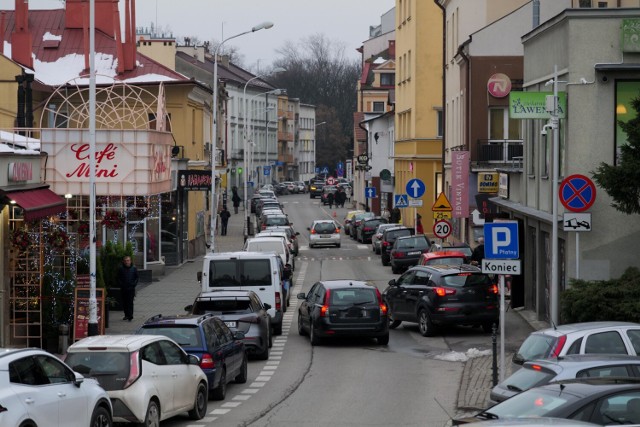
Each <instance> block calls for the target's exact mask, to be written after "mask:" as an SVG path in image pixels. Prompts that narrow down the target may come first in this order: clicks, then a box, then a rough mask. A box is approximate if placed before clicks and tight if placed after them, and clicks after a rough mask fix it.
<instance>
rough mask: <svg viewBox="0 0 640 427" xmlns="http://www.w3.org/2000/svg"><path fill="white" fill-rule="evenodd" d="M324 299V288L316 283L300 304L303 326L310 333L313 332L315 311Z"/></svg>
mask: <svg viewBox="0 0 640 427" xmlns="http://www.w3.org/2000/svg"><path fill="white" fill-rule="evenodd" d="M322 298H324V288H323V287H322V285H321V284H320V283H316V284H315V285H313V287H312V288H311V290H310V291H309V293H308V294H307V298H306V299H305V300H304V301H302V304H300V314H299V315H300V316H301V319H302V325H303V326H304V328H305V329H306V330H308V331H310V330H311V326H312V324H313V310H314V309H315V306H316V304H318V303H320V304H321V303H322ZM318 301H320V302H318Z"/></svg>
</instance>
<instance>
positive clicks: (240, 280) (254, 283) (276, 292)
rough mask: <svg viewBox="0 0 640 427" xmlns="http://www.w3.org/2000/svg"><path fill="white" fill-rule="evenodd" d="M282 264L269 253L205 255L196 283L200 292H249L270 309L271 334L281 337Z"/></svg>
mask: <svg viewBox="0 0 640 427" xmlns="http://www.w3.org/2000/svg"><path fill="white" fill-rule="evenodd" d="M283 277H284V264H283V263H282V259H281V258H280V256H278V255H277V254H275V253H273V252H268V253H267V252H244V251H242V252H221V253H209V254H207V255H205V257H204V261H203V265H202V271H199V272H198V281H199V282H200V284H201V291H202V292H211V291H215V290H227V291H239V290H243V291H253V292H255V293H256V294H258V296H259V297H260V300H262V302H263V303H267V304H269V305H271V308H270V309H269V315H270V316H271V325H272V327H273V334H274V335H280V334H282V313H283V312H284V311H286V306H285V301H284V292H283V286H284V283H283Z"/></svg>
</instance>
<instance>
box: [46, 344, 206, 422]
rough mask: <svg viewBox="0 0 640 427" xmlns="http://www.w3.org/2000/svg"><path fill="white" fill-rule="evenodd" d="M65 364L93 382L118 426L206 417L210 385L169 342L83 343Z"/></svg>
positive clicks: (195, 363)
mask: <svg viewBox="0 0 640 427" xmlns="http://www.w3.org/2000/svg"><path fill="white" fill-rule="evenodd" d="M65 360H66V362H67V364H68V365H69V366H71V367H72V368H73V369H75V370H77V371H79V372H86V375H88V376H90V377H95V378H96V379H97V380H98V381H99V382H100V385H102V387H103V388H104V389H105V390H107V393H108V394H109V397H110V398H111V402H112V403H113V407H114V413H113V418H114V421H116V422H126V421H128V422H133V423H144V425H145V426H157V425H159V424H160V421H162V420H166V419H167V418H170V417H173V416H175V415H178V414H181V413H183V412H189V417H190V418H191V419H193V420H200V419H202V418H204V416H205V415H206V414H207V402H208V384H207V377H206V375H205V374H204V372H203V371H202V369H201V368H200V366H199V364H200V360H199V359H198V358H197V357H196V356H193V355H188V354H187V353H185V351H184V350H183V349H182V348H180V346H179V345H178V344H177V343H176V342H175V341H173V340H171V339H170V338H167V337H164V336H159V335H97V336H92V337H87V338H84V339H81V340H80V341H77V342H76V343H74V344H72V345H71V346H70V347H69V348H68V350H67V357H66V359H65ZM76 410H77V409H76ZM72 413H73V412H72ZM43 425H47V424H43Z"/></svg>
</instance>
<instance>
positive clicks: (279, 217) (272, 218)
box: [259, 213, 291, 230]
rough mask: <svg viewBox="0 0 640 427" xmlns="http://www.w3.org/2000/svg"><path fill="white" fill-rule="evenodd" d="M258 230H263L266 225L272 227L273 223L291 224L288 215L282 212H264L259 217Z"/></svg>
mask: <svg viewBox="0 0 640 427" xmlns="http://www.w3.org/2000/svg"><path fill="white" fill-rule="evenodd" d="M259 223H260V227H259V228H260V230H265V229H266V228H267V227H273V226H274V225H279V226H281V225H291V223H290V222H289V217H288V216H287V215H285V214H283V213H273V214H271V213H266V214H264V215H262V216H261V217H260V222H259Z"/></svg>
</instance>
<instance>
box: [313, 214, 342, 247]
mask: <svg viewBox="0 0 640 427" xmlns="http://www.w3.org/2000/svg"><path fill="white" fill-rule="evenodd" d="M307 230H309V247H310V248H316V247H318V246H335V247H336V248H339V247H340V245H341V239H340V227H339V226H338V224H336V223H335V221H332V220H330V219H317V220H315V221H313V223H312V224H311V227H308V228H307Z"/></svg>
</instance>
